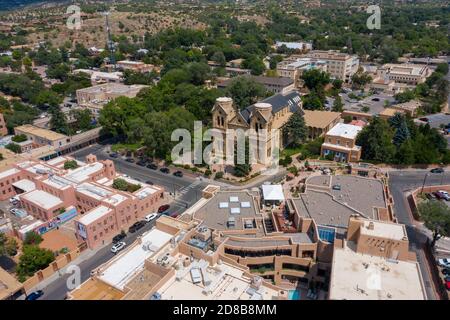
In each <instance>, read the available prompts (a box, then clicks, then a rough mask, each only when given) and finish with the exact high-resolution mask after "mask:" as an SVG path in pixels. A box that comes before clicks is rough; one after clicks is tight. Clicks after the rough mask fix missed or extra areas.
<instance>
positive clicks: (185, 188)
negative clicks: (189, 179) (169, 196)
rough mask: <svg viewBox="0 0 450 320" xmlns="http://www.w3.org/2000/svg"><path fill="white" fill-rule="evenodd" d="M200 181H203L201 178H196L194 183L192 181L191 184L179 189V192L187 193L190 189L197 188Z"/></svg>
mask: <svg viewBox="0 0 450 320" xmlns="http://www.w3.org/2000/svg"><path fill="white" fill-rule="evenodd" d="M200 183H202V182H201V181H199V180H196V181H194V182H193V183H191V184H190V185H188V186H186V187H184V188H181V189H180V190H178V193H181V194H185V193H187V192H189V190H191V189H193V188H195V187H196V186H198V185H199V184H200Z"/></svg>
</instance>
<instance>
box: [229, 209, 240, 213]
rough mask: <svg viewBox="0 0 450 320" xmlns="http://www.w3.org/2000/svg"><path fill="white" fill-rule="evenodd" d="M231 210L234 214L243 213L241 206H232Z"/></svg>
mask: <svg viewBox="0 0 450 320" xmlns="http://www.w3.org/2000/svg"><path fill="white" fill-rule="evenodd" d="M230 212H231V213H232V214H238V213H241V208H231V209H230Z"/></svg>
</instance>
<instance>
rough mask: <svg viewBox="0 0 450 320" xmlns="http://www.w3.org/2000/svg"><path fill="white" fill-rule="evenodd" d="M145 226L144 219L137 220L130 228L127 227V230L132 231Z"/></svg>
mask: <svg viewBox="0 0 450 320" xmlns="http://www.w3.org/2000/svg"><path fill="white" fill-rule="evenodd" d="M144 226H145V221H138V222H136V223H134V224H133V225H132V226H131V227H130V229H128V231H129V232H131V233H134V232H136V231H138V230H139V229H141V228H142V227H144Z"/></svg>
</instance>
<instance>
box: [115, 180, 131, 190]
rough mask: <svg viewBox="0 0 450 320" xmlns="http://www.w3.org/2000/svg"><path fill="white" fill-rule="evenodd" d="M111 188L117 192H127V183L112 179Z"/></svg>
mask: <svg viewBox="0 0 450 320" xmlns="http://www.w3.org/2000/svg"><path fill="white" fill-rule="evenodd" d="M112 187H113V188H114V189H117V190H121V191H127V189H128V182H127V181H126V180H124V179H121V178H117V179H114V181H113V185H112Z"/></svg>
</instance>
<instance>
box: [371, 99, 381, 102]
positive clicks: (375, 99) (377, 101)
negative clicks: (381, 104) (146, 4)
mask: <svg viewBox="0 0 450 320" xmlns="http://www.w3.org/2000/svg"><path fill="white" fill-rule="evenodd" d="M372 101H376V102H378V101H380V98H373V99H372Z"/></svg>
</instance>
